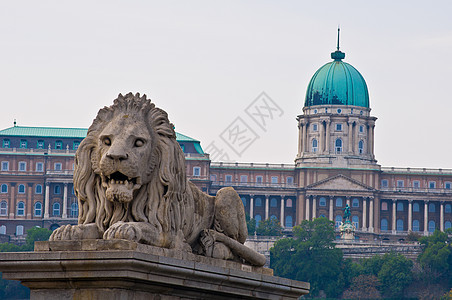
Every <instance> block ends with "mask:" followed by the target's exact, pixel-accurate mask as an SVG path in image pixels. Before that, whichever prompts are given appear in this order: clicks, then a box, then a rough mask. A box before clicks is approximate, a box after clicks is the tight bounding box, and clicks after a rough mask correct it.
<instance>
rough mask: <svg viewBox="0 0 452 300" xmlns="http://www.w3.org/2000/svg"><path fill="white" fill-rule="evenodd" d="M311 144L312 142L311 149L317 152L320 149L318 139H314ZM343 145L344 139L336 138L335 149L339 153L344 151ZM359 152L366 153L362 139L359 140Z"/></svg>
mask: <svg viewBox="0 0 452 300" xmlns="http://www.w3.org/2000/svg"><path fill="white" fill-rule="evenodd" d="M311 144H312V147H311V151H312V152H314V153H315V152H317V151H318V150H319V142H318V141H317V139H312V142H311ZM342 145H343V142H342V139H340V138H338V139H336V141H335V142H334V151H335V152H336V153H337V154H340V153H342V151H343V146H342ZM358 152H359V154H363V153H364V141H363V140H360V141H359V142H358Z"/></svg>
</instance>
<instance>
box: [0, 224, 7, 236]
mask: <svg viewBox="0 0 452 300" xmlns="http://www.w3.org/2000/svg"><path fill="white" fill-rule="evenodd" d="M0 234H6V226H5V225H2V226H0Z"/></svg>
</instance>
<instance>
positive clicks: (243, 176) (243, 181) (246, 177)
mask: <svg viewBox="0 0 452 300" xmlns="http://www.w3.org/2000/svg"><path fill="white" fill-rule="evenodd" d="M247 182H248V176H247V175H240V183H241V184H246V183H247Z"/></svg>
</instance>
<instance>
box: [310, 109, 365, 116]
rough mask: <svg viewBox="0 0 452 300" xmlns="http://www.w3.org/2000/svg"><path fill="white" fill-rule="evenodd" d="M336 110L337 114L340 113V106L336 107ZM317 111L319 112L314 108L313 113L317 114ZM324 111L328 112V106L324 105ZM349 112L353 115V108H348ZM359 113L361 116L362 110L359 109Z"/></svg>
mask: <svg viewBox="0 0 452 300" xmlns="http://www.w3.org/2000/svg"><path fill="white" fill-rule="evenodd" d="M336 112H337V113H338V114H341V113H342V108H338V109H336ZM317 113H319V110H318V109H314V114H317ZM325 113H326V114H327V113H328V107H325ZM350 114H352V115H353V108H351V109H350ZM359 114H360V115H361V116H362V115H363V114H364V112H363V111H362V110H361V111H359Z"/></svg>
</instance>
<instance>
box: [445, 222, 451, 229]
mask: <svg viewBox="0 0 452 300" xmlns="http://www.w3.org/2000/svg"><path fill="white" fill-rule="evenodd" d="M451 227H452V223H451V222H450V221H446V223H444V229H445V230H447V229H449V228H451Z"/></svg>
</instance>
